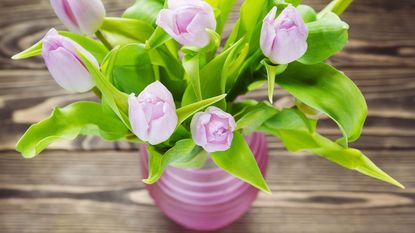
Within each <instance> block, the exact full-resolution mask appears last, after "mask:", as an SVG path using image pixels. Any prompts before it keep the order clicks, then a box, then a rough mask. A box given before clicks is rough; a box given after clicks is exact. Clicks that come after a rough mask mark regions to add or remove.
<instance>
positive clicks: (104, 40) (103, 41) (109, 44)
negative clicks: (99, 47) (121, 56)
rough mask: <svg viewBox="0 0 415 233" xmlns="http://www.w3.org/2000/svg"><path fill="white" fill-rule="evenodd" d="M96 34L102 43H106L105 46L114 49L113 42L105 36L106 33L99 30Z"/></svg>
mask: <svg viewBox="0 0 415 233" xmlns="http://www.w3.org/2000/svg"><path fill="white" fill-rule="evenodd" d="M95 36H96V37H97V38H98V39H99V40H100V41H101V42H102V44H104V46H105V47H106V48H107V49H108V50H112V48H113V47H112V45H111V43H110V42H109V41H108V40H107V38H105V36H104V34H102V32H101V31H97V32H96V33H95Z"/></svg>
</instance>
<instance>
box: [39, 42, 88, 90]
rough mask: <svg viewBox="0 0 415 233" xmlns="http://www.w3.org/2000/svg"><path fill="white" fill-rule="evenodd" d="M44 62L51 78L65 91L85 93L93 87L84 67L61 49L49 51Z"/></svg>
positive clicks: (70, 54)
mask: <svg viewBox="0 0 415 233" xmlns="http://www.w3.org/2000/svg"><path fill="white" fill-rule="evenodd" d="M45 62H46V66H47V67H48V70H49V72H50V73H51V75H52V77H53V78H54V79H55V81H56V82H57V83H58V84H59V85H60V86H62V87H63V88H65V89H66V90H69V91H73V92H86V91H89V90H90V89H91V88H92V87H94V85H95V83H94V81H93V80H92V77H91V75H90V74H89V72H88V70H87V69H86V68H85V67H84V65H83V64H82V63H81V62H80V61H79V60H78V59H77V58H76V57H75V56H73V54H72V53H70V52H68V51H67V50H65V49H64V48H62V47H60V48H58V49H56V50H54V51H50V52H49V53H48V54H47V55H46V56H45ZM63 67H64V68H63Z"/></svg>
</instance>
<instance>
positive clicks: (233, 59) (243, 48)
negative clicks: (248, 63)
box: [221, 43, 249, 90]
mask: <svg viewBox="0 0 415 233" xmlns="http://www.w3.org/2000/svg"><path fill="white" fill-rule="evenodd" d="M248 53H249V43H244V44H243V43H241V45H239V46H238V47H235V48H234V49H232V50H231V51H230V53H229V56H228V57H227V58H226V61H225V64H224V65H223V69H222V74H221V76H222V79H223V80H226V90H229V89H231V88H232V87H233V85H234V84H235V82H236V81H237V79H238V75H239V73H240V70H241V67H242V65H243V63H244V62H245V59H246V58H247V56H248Z"/></svg>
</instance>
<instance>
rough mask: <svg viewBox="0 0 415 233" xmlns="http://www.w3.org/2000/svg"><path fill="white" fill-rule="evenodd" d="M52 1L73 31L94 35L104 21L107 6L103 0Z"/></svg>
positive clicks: (59, 14)
mask: <svg viewBox="0 0 415 233" xmlns="http://www.w3.org/2000/svg"><path fill="white" fill-rule="evenodd" d="M50 3H51V5H52V8H53V10H54V11H55V13H56V15H57V16H58V17H59V19H60V20H61V21H62V23H63V24H65V26H66V27H67V28H68V29H69V30H71V31H72V32H75V33H78V34H86V35H92V34H94V33H95V32H96V31H98V29H99V28H100V27H101V25H102V23H103V22H104V18H105V8H104V4H103V3H102V2H101V0H50Z"/></svg>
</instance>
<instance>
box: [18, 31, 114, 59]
mask: <svg viewBox="0 0 415 233" xmlns="http://www.w3.org/2000/svg"><path fill="white" fill-rule="evenodd" d="M59 34H60V35H62V36H65V37H68V38H69V39H72V40H73V41H75V42H76V43H78V44H79V45H81V46H82V47H83V48H84V49H86V50H88V51H89V52H90V53H91V54H92V55H93V56H94V57H95V58H96V59H97V61H98V63H101V62H102V60H104V57H105V56H106V55H107V53H108V49H107V48H105V46H104V45H103V44H101V43H100V42H98V41H96V40H93V39H91V38H88V37H85V36H81V35H78V34H75V33H72V32H65V31H60V32H59ZM42 46H43V39H42V40H40V41H39V42H37V43H36V44H35V45H33V46H32V47H30V48H28V49H26V50H25V51H23V52H20V53H18V54H16V55H14V56H13V57H12V59H14V60H21V59H26V58H30V57H35V56H39V55H41V54H42Z"/></svg>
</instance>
